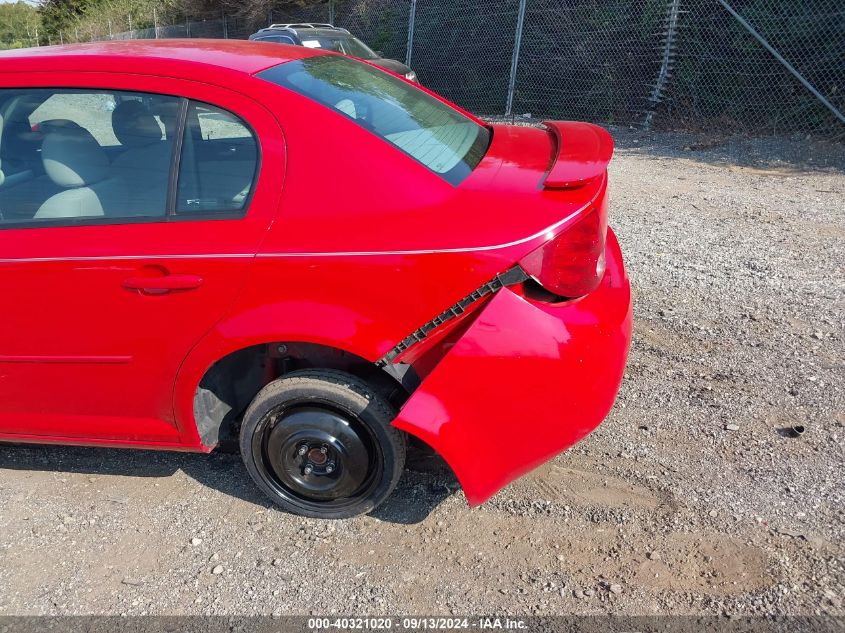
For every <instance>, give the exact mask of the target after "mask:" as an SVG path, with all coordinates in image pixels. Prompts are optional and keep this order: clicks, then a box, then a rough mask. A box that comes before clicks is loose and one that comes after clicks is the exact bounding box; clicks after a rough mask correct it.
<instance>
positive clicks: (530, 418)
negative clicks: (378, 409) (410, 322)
mask: <svg viewBox="0 0 845 633" xmlns="http://www.w3.org/2000/svg"><path fill="white" fill-rule="evenodd" d="M606 257H607V269H606V272H605V275H604V277H603V279H602V282H601V285H600V286H599V287H598V288H597V289H596V290H595V291H593V292H592V293H590V294H589V295H587V296H586V297H583V298H582V299H579V300H576V301H570V302H565V303H546V302H539V301H532V300H530V299H527V298H525V297H523V296H520V295H519V294H517V293H516V292H515V291H514V290H511V289H510V288H502V289H501V290H499V291H498V292H497V293H496V295H495V296H494V297H493V298H492V299H491V300H490V301H489V303H488V304H487V305H486V306H485V307H484V308H483V309H482V310H481V311H480V314H479V315H478V316H477V318H476V319H475V321H474V322H473V323H472V324H471V325H470V326H469V328H468V329H467V331H466V332H465V333H464V334H463V336H462V337H461V338H460V339H458V341H457V342H456V343H455V345H454V347H452V349H450V350H449V352H448V353H447V354H446V355H445V356H444V357H443V359H442V360H441V361H440V363H439V364H438V365H437V366H436V367H435V368H434V369H433V371H432V372H431V373H430V374H429V375H428V376H427V377H426V379H425V380H424V381H423V382H422V384H421V385H420V387H419V388H418V389H417V390H416V391H415V392H414V394H413V395H412V396H411V398H410V399H409V400H408V401H407V402H406V403H405V405H404V406H403V408H402V410H401V411H400V412H399V415H398V417H397V418H396V420H395V421H394V423H393V424H394V426H396V427H397V428H400V429H402V430H404V431H406V432H408V433H411V434H412V435H415V436H417V437H419V438H420V439H421V440H423V441H425V442H426V443H428V444H429V445H430V446H431V447H432V448H434V449H435V450H436V451H437V452H438V453H440V455H441V456H442V457H443V458H444V459H445V460H446V461H447V462H448V464H449V466H450V467H451V468H452V470H453V471H454V473H455V475H456V476H457V478H458V480H459V481H460V483H461V486H462V487H463V489H464V493H465V495H466V497H467V500H468V501H469V503H470V504H471V505H477V504H481V503H483V502H485V501H487V500H488V499H489V498H490V497H492V496H493V495H494V494H495V493H496V492H498V491H499V490H500V489H501V488H503V487H504V486H505V485H507V484H508V483H510V482H511V481H513V480H514V479H516V478H518V477H520V476H521V475H523V474H525V473H526V472H528V471H529V470H531V469H533V468H536V467H537V466H539V465H540V464H542V463H544V462H546V461H548V460H549V459H551V458H552V457H554V456H555V455H557V454H558V453H560V452H561V451H564V450H565V449H567V448H569V447H570V446H572V445H573V444H575V443H576V442H577V441H579V440H580V439H582V438H583V437H585V436H586V435H587V434H589V433H590V432H591V431H592V430H593V429H595V428H596V427H597V426H598V425H599V424H600V423H601V422H602V420H603V419H604V418H605V416H607V414H608V413H609V412H610V409H611V407H612V406H613V402H614V399H615V398H616V393H617V391H618V389H619V385H620V382H621V380H622V373H623V370H624V367H625V362H626V359H627V356H628V348H629V345H630V340H631V319H632V309H631V294H630V287H629V283H628V278H627V274H626V273H625V270H624V266H623V265H622V255H621V252H620V250H619V245H618V243H617V241H616V237H615V236H614V235H613V233H612V231H610V230H608V234H607V246H606Z"/></svg>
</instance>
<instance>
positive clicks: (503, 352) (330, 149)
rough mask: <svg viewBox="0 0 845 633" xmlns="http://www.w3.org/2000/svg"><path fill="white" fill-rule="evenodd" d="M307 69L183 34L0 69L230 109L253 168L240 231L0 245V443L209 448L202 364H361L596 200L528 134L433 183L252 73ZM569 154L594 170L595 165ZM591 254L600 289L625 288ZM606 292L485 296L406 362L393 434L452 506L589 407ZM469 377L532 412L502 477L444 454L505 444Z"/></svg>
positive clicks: (547, 144)
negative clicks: (311, 358)
mask: <svg viewBox="0 0 845 633" xmlns="http://www.w3.org/2000/svg"><path fill="white" fill-rule="evenodd" d="M319 54H324V53H321V52H319V51H313V50H309V49H306V48H303V47H285V46H283V45H278V44H261V43H256V42H232V41H197V40H190V41H177V42H120V43H98V44H85V45H80V46H71V47H64V48H56V47H52V48H42V49H37V50H35V51H24V52H12V53H3V54H0V87H24V86H32V87H39V86H42V87H62V86H65V87H79V88H86V87H88V88H112V89H120V90H132V91H147V92H154V93H162V94H172V95H179V96H184V97H188V98H191V99H196V100H199V101H205V102H208V103H211V104H214V105H216V106H219V107H222V108H224V109H226V110H230V111H231V112H234V113H235V114H237V115H239V116H240V117H242V118H244V119H245V120H246V121H248V122H249V124H250V125H251V126H252V127H253V129H254V130H255V131H256V134H257V136H258V138H259V140H260V144H261V157H262V158H261V168H260V174H259V179H258V187H257V190H256V192H255V194H254V196H253V198H252V200H251V203H250V206H249V209H248V212H247V213H246V216H245V217H244V218H243V219H238V220H194V221H182V222H160V221H150V222H147V223H133V224H124V225H119V224H114V225H98V226H74V227H62V228H59V227H52V228H46V227H45V228H26V229H24V228H16V229H8V228H7V229H3V230H0V296H2V297H3V298H4V301H3V304H2V308H0V439H7V440H8V439H15V440H20V441H44V442H47V441H54V442H62V443H81V444H104V445H111V446H139V447H140V446H145V447H162V448H175V449H184V450H208V449H209V447H205V446H203V445H202V444H201V441H200V439H199V435H198V433H197V429H196V425H195V421H194V416H193V398H194V394H195V391H196V388H197V385H198V384H199V382H200V380H201V378H202V376H203V374H204V373H205V372H206V371H207V370H208V368H209V367H210V366H211V365H212V364H214V363H215V362H216V361H217V360H219V359H220V358H221V357H223V356H225V355H226V354H228V353H230V352H233V351H236V350H238V349H241V348H243V347H246V346H250V345H255V344H260V343H269V342H276V341H286V342H310V343H319V344H323V345H328V346H331V347H334V348H337V349H341V350H346V351H349V352H353V353H355V354H357V355H359V356H361V357H363V358H365V359H368V360H371V361H375V360H377V359H378V358H380V357H381V356H382V355H383V354H384V353H386V352H387V351H388V350H390V349H391V348H392V347H393V346H394V345H396V343H398V342H399V341H400V340H402V339H403V338H404V337H406V336H407V335H408V334H409V333H410V332H412V331H414V330H415V329H416V328H418V327H419V326H420V325H422V324H423V323H425V322H427V321H428V320H430V319H431V318H433V317H434V316H436V315H437V314H439V313H440V312H442V311H443V310H444V309H445V308H447V307H448V306H450V305H451V304H453V303H455V302H456V301H458V300H459V299H461V298H462V297H464V296H466V295H467V294H468V293H469V292H471V291H473V290H475V289H476V288H478V287H479V286H481V285H482V284H483V283H485V282H487V281H489V280H490V279H492V278H493V277H494V276H495V275H496V274H498V273H500V272H503V271H505V270H507V269H508V268H510V267H511V266H513V265H514V264H515V263H516V262H517V261H519V260H520V259H521V258H523V257H525V256H526V255H527V254H528V253H530V252H532V251H534V250H535V249H536V248H538V247H539V246H540V245H542V244H543V243H545V242H546V241H548V240H549V239H552V238H553V237H554V236H555V235H557V234H559V233H560V232H561V231H565V230H566V229H567V228H568V227H569V226H571V225H572V224H573V223H574V222H576V221H577V220H578V219H579V217H581V214H583V213H584V212H585V210H586V209H588V208H589V207H590V206H591V205H593V204H600V203H601V200H602V198H603V196H604V194H605V190H606V176H605V175H604V170H603V168H602V170H601V173H600V174H599V175H598V177H593V178H592V179H590V180H589V181H587V182H585V183H583V185H582V186H580V187H578V188H576V189H553V188H544V187H543V182H544V181H548V177H549V175H550V173H549V170H550V169H552V171H554V170H555V169H557V170H558V171H559V170H560V169H562V168H560V167H559V166H560V165H561V159H560V157H557V159H556V160H557V163H554V160H555V158H556V155H554V151H556V150H554V147H556V146H553V137H552V135H551V134H550V133H549V132H548V130H543V129H535V128H525V127H511V126H505V125H495V126H492V131H493V135H492V142H491V145H490V147H489V149H488V151H487V154H486V156H485V157H484V159H483V160H482V162H481V163H480V165H479V166H478V167H477V168H476V170H475V171H474V172H473V173H472V174H471V175H470V176H469V177H468V178H467V179H466V180H465V181H464V182H462V183H461V184H460V186H457V187H454V186H452V185H450V184H449V183H447V182H446V181H444V180H443V179H441V178H440V177H438V176H436V175H435V174H433V173H432V172H430V171H429V170H428V169H426V168H425V167H423V166H422V165H420V164H419V163H417V162H416V161H414V160H413V159H411V158H410V157H408V156H407V155H405V154H404V153H402V152H401V151H399V150H398V149H396V148H395V147H393V146H391V145H390V144H389V143H387V142H385V141H382V140H380V139H379V138H377V137H375V136H373V135H371V134H370V133H368V132H367V131H366V130H364V129H362V128H360V127H359V126H357V125H355V124H354V123H352V122H350V121H348V120H347V119H345V118H344V117H343V116H341V115H339V114H338V113H336V112H332V111H331V110H329V109H327V108H323V107H320V106H318V105H316V104H314V103H312V102H310V101H308V100H307V99H305V98H304V97H301V96H298V95H295V94H292V93H290V92H288V91H286V90H285V89H283V88H281V87H279V86H276V85H273V84H270V83H269V82H265V81H263V80H261V79H258V78H256V77H254V76H252V74H254V73H255V72H258V71H260V70H262V69H264V68H267V67H269V66H272V65H274V64H276V63H281V62H284V61H286V60H289V59H296V58H301V57H304V56H309V55H319ZM567 125H569V124H567ZM562 134H564V138H565V136H566V134H567V132H566V129H565V128H564V131H563V132H562ZM570 154H571V155H570ZM570 154H568V155H567V156H568V157H567V160H566V164H569V165H572V168H573V169H576V168H577V165H578V157H577V155H575V154H572V152H570ZM584 161H585V163H589V165H590V166H589V168H588V167H584V169H590V170H593V169H595V162H596V161H595V155H594V154H589V155H585V157H584ZM576 171H577V169H576ZM582 171H583V170H582ZM611 217H612V216H611ZM612 244H613V246H612V248H611V246H609V247H608V248H609V249H611V250H613V249H616V246H615V241H614V242H613V243H612ZM609 252H610V251H609ZM613 253H615V254H616V255H614V256H615V257H616V260H615V261H616V266H617V268H616V269H614V270H615V271H616V272H615V273H613V274H611V272H610V270H611V268H610V265H609V266H608V274H607V275H606V278H605V279H606V281H607V280H612V279H614V277H613V275H617V277H619V278H620V279H621V278H624V275H623V272H622V267H621V266H622V264H621V259H619V258H618V251H617V250H613ZM153 269H154V270H157V271H158V273H157V274H158V277H160V279H159V281H158V282H157V285H170V286H174V287H172V288H145V287H139V286H143V283H140V282H139V278H140V279H141V280H142V281H143V280H144V279H149V278H150V275H149V270H153ZM168 276H169V277H170V280H169V281H164V280H166V279H167V277H168ZM607 283H610V282H609V281H607ZM607 283H603V284H602V286H600V288H599V289H598V290H596V291H595V292H593V293H592V294H590V295H588V296H587V297H585V298H583V299H581V300H579V301H578V302H575V303H569V304H564V305H561V306H548V305H546V306H543V305H539V304H532V303H529V302H527V301H526V300H525V299H522V298H519V297H517V296H516V295H515V294H513V293H512V292H511V291H510V290H508V291H502V292H500V294H499V295H497V296H495V297H494V298H493V299H492V300H491V301H490V302H489V304H487V305H485V306H483V307H482V308H481V309H480V310H478V311H477V312H476V315H477V317H476V320H475V321H474V322H473V323H472V325H471V326H470V328H469V330H468V331H466V332H463V329H462V328H463V327H464V326H461V328H459V329H457V330H456V332H459V333H461V332H462V333H463V335H462V336H461V337H460V338H459V339H458V342H457V344H456V345H455V346H454V348H452V351H451V352H449V353H448V354H447V355H446V356H445V358H444V359H443V360H442V361H441V362H440V363H438V362H437V360H438V359H437V358H435V357H433V356H432V353H433V352H429V353H427V354H425V355H424V356H425V359H424V361H420V363H421V366H420V369H421V373H423V374H428V373H429V372H430V375H429V376H428V378H426V380H425V382H424V383H423V387H422V388H421V390H420V391H419V392H417V394H416V395H414V396H413V397H412V398H411V400H410V401H409V402H408V404H407V405H406V407H405V409H404V410H403V411H402V415H401V416H400V419H399V421H398V422H397V424H400V425H402V426H403V427H404V428H408V429H409V430H412V431H413V432H415V433H419V434H420V435H424V436H425V437H426V438H427V441H430V443H432V444H433V445H435V446H436V447H437V448H439V449H440V450H442V451H443V453H444V455H446V457H447V459H449V461H450V462H451V463H452V464H453V466H454V467H455V469H456V472H458V475H459V477H460V478H461V480H462V481H463V482H464V483H465V485H467V490H468V495H471V499H472V500H474V501H478V500H480V499H482V498H483V497H485V496H486V495H488V494H489V493H490V491H492V490H493V489H495V488H496V487H497V486H500V485H502V484H503V483H506V481H508V480H510V479H512V478H513V477H515V476H517V475H519V474H521V473H522V472H524V471H525V470H526V469H528V468H530V467H531V466H533V465H535V464H536V463H538V462H539V461H542V460H543V459H545V458H547V457H548V456H550V455H552V454H554V453H556V452H558V451H560V450H561V449H562V448H565V446H566V445H568V443H571V441H575V439H577V438H578V437H580V436H581V435H583V433H586V432H588V431H589V430H590V429H591V428H592V427H593V426H595V424H597V423H598V422H599V421H600V418H601V417H603V416H604V414H606V412H607V410H608V409H609V407H610V403H611V402H612V399H613V394H614V393H615V390H616V387H617V386H618V376H619V375H621V367H622V364H623V362H624V357H625V353H626V350H627V338H626V337H625V336H623V335H622V334H620V331H621V330H623V329H624V328H623V326H622V325H620V324H621V323H622V321H624V317H620V318H621V319H622V321H619V320H618V319H616V317H611V316H610V315H614V314H617V313H619V312H624V313H625V314H628V312H627V311H628V306H629V305H630V303H629V301H630V299H629V296H628V294H627V283H625V284H624V290H623V289H622V288H621V287H620V288H615V289H614V288H613V287H610V286H608V285H607ZM127 286H128V287H127ZM627 318H628V319H630V317H629V316H628V317H627ZM616 321H618V322H616ZM613 322H615V325H614V326H613V327H615V330H613V332H610V329H612V328H611V324H612V323H613ZM628 323H629V321H628ZM484 328H488V329H484ZM609 328H610V329H609ZM496 332H498V334H497V333H496ZM517 332H523V339H520V338H519V337H518V336H516V333H517ZM564 332H565V333H567V337H568V338H567V337H564V334H563V333H564ZM564 338H566V341H564V340H563V339H564ZM446 347H447V348H448V346H446ZM587 349H590V350H592V351H591V353H590V354H587V353H586V351H585V350H587ZM444 351H445V348H444ZM116 359H120V362H117V360H116ZM42 361H43V362H42ZM423 364H424V365H425V367H423ZM461 366H464V367H466V368H467V371H468V372H469V370H470V369H471V370H472V371H471V375H470V373H468V374H467V375H464V374H459V373H458V371H457V368H459V367H461ZM585 368H586V370H585ZM600 368H604V370H605V371H604V372H601V371H600ZM511 373H513V374H514V375H510V374H511ZM608 376H610V378H609V377H608ZM593 379H595V380H596V381H597V382H596V386H595V387H590V388H589V389H588V388H586V387H587V386H589V385H590V384H592V383H591V382H590V381H591V380H593ZM438 385H439V386H438ZM484 385H496V386H497V387H496V393H497V396H496V397H498V398H500V399H502V398H505V397H506V396H505V394H510V395H508V396H507V400H506V402H507V403H508V404H507V407H510V409H506V410H507V411H516V409H518V408H519V403H520V402H521V401H524V402H522V407H523V409H524V410H530V411H532V412H534V413H535V414H536V415H535V416H533V417H532V416H528V417H526V416H523V417H522V418H520V422H519V424H521V425H523V427H522V428H525V426H524V425H525V424H526V421H532V424H533V419H534V417H536V418H537V420H538V421H537V424H538V425H539V426H537V431H538V434H539V435H538V439H539V441H538V442H537V443H538V444H539V445H540V446H542V449H541V450H540V451H539V452H538V453H537V454H534V453H529V454H524V455H522V456H513V457H512V458H510V457H509V458H508V459H503V460H502V465H495V464H486V465H485V464H484V463H482V462H477V463H475V462H464V461H463V460H462V459H461V458H460V457H457V456H456V455H457V453H459V452H460V450H461V446H459V444H461V445H463V443H465V442H469V440H470V438H472V437H475V438H476V440H478V439H479V438H478V437H476V436H477V435H478V434H480V435H483V436H484V437H483V438H481V441H483V442H505V443H511V442H512V441H513V435H508V433H507V429H508V428H510V429H514V428H516V427H515V426H514V424H515V422H514V419H513V417H512V416H511V415H502V416H499V418H498V420H496V421H495V422H494V428H495V429H496V432H495V433H490V432H488V430H487V429H483V428H480V427H479V424H480V422H479V421H480V420H481V419H482V418H485V419H486V418H487V417H489V416H490V415H492V409H491V406H492V405H491V403H489V402H485V401H484V400H483V399H481V398H480V397H476V396H471V395H469V394H471V393H473V392H474V391H473V390H475V392H476V393H477V394H478V395H479V396H481V395H483V394H484V393H487V392H485V389H489V387H485V386H484ZM508 385H511V387H510V388H509V387H508ZM532 385H534V386H532ZM569 385H574V386H576V387H577V388H578V390H579V391H578V393H573V392H571V389H570V387H569ZM591 394H592V395H594V396H595V398H594V399H591V398H592V395H591ZM535 399H536V400H537V401H540V400H542V401H543V403H544V404H543V406H542V407H541V406H540V405H539V404H538V403H537V402H535ZM426 401H428V402H434V401H436V402H438V403H440V406H441V408H442V410H443V411H444V412H445V413H444V414H443V415H446V416H447V417H448V420H444V419H443V418H442V416H441V417H437V415H441V414H439V413H437V410H436V409H434V408H431V407H429V406H426V405H425V403H426ZM575 405H578V406H579V407H582V408H584V407H586V408H585V409H584V413H583V414H579V415H582V416H583V419H582V418H579V420H580V421H578V422H577V424H576V423H575V422H567V423H566V424H567V425H568V426H566V428H567V429H569V430H567V431H566V432H565V433H564V432H562V431H560V432H558V430H556V429H557V427H555V426H554V424H553V423H552V419H551V418H545V417H543V416H540V415H539V414H540V413H542V411H543V410H545V409H546V408H548V409H549V410H555V411H556V410H557V408H558V407H572V406H575ZM435 414H437V415H435ZM426 416H429V417H428V418H427V417H426ZM560 419H562V418H559V417H558V418H555V420H560ZM438 420H440V421H439V422H438ZM573 424H574V425H575V426H573ZM461 428H463V430H461ZM435 429H437V430H435ZM544 438H545V440H547V441H545V440H544ZM464 448H466V446H465V445H464ZM506 448H507V447H505V446H500V447H499V448H498V449H497V450H501V451H505V452H507V450H506ZM467 452H468V454H472V451H467ZM467 459H469V458H467ZM473 459H474V458H473Z"/></svg>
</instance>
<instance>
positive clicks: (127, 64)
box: [0, 39, 327, 78]
mask: <svg viewBox="0 0 845 633" xmlns="http://www.w3.org/2000/svg"><path fill="white" fill-rule="evenodd" d="M325 54H327V53H326V52H324V51H319V50H314V49H310V48H304V47H302V46H289V45H284V44H275V43H262V42H255V41H247V40H213V39H181V40H177V39H173V40H123V41H111V42H90V43H86V44H67V45H63V46H42V47H38V48H23V49H13V50H9V51H0V72H21V71H46V70H52V71H62V70H70V71H73V70H77V71H80V70H82V71H104V72H109V71H111V72H114V71H115V70H116V69H119V70H120V72H124V73H130V72H138V73H142V74H148V75H149V74H153V75H164V76H170V77H173V76H178V77H187V78H196V77H201V76H205V75H206V74H207V71H209V70H214V71H219V70H221V69H225V70H227V71H236V72H240V73H246V74H250V75H252V74H255V73H257V72H260V71H262V70H266V69H267V68H271V67H272V66H276V65H278V64H282V63H284V62H288V61H292V60H297V59H303V58H307V57H314V56H317V55H325ZM204 71H206V72H204Z"/></svg>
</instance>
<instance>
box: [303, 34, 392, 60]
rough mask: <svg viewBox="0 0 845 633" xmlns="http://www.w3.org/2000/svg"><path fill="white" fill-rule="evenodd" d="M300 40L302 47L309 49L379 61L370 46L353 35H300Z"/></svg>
mask: <svg viewBox="0 0 845 633" xmlns="http://www.w3.org/2000/svg"><path fill="white" fill-rule="evenodd" d="M300 39H301V40H302V45H303V46H305V47H307V48H322V49H323V50H327V51H333V52H335V53H343V54H344V55H351V56H352V57H357V58H359V59H378V55H376V54H375V53H374V52H373V50H372V49H371V48H370V47H369V46H367V45H366V44H364V42H362V41H361V40H359V39H358V38H357V37H352V36H351V35H337V36H332V35H307V34H303V33H300Z"/></svg>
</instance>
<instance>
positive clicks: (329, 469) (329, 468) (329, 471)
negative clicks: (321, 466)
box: [326, 462, 334, 475]
mask: <svg viewBox="0 0 845 633" xmlns="http://www.w3.org/2000/svg"><path fill="white" fill-rule="evenodd" d="M333 472H334V462H329V463H328V464H326V474H327V475H331V474H332V473H333Z"/></svg>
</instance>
